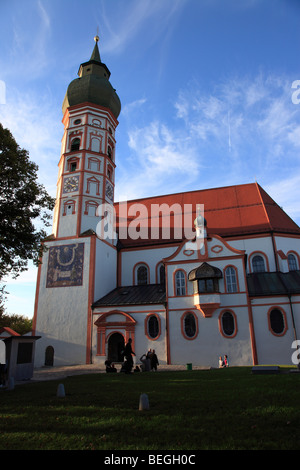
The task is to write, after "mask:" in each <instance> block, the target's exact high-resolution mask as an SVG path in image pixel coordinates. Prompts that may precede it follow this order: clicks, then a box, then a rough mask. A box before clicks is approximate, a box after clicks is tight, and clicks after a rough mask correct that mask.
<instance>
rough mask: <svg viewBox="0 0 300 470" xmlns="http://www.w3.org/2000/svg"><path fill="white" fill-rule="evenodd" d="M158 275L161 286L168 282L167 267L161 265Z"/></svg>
mask: <svg viewBox="0 0 300 470" xmlns="http://www.w3.org/2000/svg"><path fill="white" fill-rule="evenodd" d="M158 274H159V283H160V284H165V282H166V273H165V267H164V265H163V264H161V265H160V266H159V271H158Z"/></svg>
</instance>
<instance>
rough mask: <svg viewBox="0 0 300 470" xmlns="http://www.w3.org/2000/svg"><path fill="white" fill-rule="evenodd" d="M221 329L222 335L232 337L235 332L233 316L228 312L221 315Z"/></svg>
mask: <svg viewBox="0 0 300 470" xmlns="http://www.w3.org/2000/svg"><path fill="white" fill-rule="evenodd" d="M222 329H223V332H224V335H226V336H232V335H233V333H234V331H235V321H234V316H233V315H232V313H230V312H225V313H223V315H222Z"/></svg>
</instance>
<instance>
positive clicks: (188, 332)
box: [182, 312, 197, 339]
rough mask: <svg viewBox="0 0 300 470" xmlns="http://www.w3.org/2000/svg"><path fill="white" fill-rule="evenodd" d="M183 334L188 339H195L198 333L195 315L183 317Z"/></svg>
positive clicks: (188, 314) (190, 314)
mask: <svg viewBox="0 0 300 470" xmlns="http://www.w3.org/2000/svg"><path fill="white" fill-rule="evenodd" d="M182 326H183V333H184V336H186V338H187V339H192V338H195V336H196V333H197V323H196V318H195V315H194V314H193V313H190V312H189V313H186V314H185V315H184V317H183V325H182Z"/></svg>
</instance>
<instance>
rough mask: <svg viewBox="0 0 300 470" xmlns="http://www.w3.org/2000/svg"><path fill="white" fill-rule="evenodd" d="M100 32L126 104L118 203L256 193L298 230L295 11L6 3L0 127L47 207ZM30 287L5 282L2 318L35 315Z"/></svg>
mask: <svg viewBox="0 0 300 470" xmlns="http://www.w3.org/2000/svg"><path fill="white" fill-rule="evenodd" d="M97 27H98V28H99V36H100V42H99V48H100V54H101V59H102V61H103V62H104V63H106V65H107V66H108V68H109V69H110V71H111V79H110V81H111V83H112V85H113V86H114V88H116V90H117V93H118V95H119V97H120V99H121V103H122V111H121V114H120V117H119V126H118V129H117V148H116V163H117V172H116V199H121V200H122V199H126V198H128V199H131V198H138V197H146V196H153V195H156V194H167V193H174V192H181V191H189V190H196V189H204V188H211V187H219V186H227V185H232V184H242V183H249V182H254V181H257V182H258V183H259V184H260V185H261V186H262V187H263V188H264V189H265V190H266V191H267V192H269V194H270V195H271V196H272V197H273V198H274V199H275V200H276V202H277V203H278V204H279V205H280V206H282V207H283V209H284V210H285V211H286V212H287V213H288V214H289V215H290V216H291V217H292V218H293V219H294V220H295V221H296V222H297V223H298V224H299V223H300V206H299V202H298V201H299V198H300V104H297V101H299V99H297V98H300V93H297V89H293V88H292V84H293V83H294V82H295V81H297V80H299V81H300V60H299V57H300V1H299V0H85V1H84V2H82V0H0V44H1V48H0V121H1V123H2V124H3V125H4V127H7V128H9V129H10V130H11V132H12V133H13V135H14V137H15V138H16V140H17V142H18V143H19V145H20V146H21V147H23V148H26V149H27V150H28V151H29V152H30V157H31V159H32V160H33V161H35V162H36V163H37V164H38V165H39V179H40V182H41V183H43V184H44V185H45V186H46V188H47V190H48V191H49V192H50V193H51V194H52V195H53V196H55V193H56V181H57V170H58V168H57V164H58V161H59V157H60V145H61V138H62V133H63V125H62V123H61V119H62V111H61V105H62V102H63V98H64V95H65V92H66V89H67V86H68V84H69V83H70V81H71V80H73V79H74V78H76V76H77V72H78V68H79V65H80V63H82V62H85V61H86V60H88V59H89V58H90V55H91V53H92V50H93V47H94V40H93V37H94V36H95V34H96V32H97ZM299 84H300V82H299ZM296 85H297V82H296ZM299 88H300V87H299ZM293 93H294V95H293ZM293 96H294V97H296V100H295V99H294V100H293V99H292V97H293ZM293 101H294V102H293ZM35 282H36V270H35V269H33V268H32V267H31V266H30V269H29V270H28V271H27V272H26V273H24V274H23V275H22V276H20V278H19V279H18V280H16V281H10V280H8V282H7V290H8V291H9V292H10V294H9V296H8V302H7V310H8V312H9V313H17V314H23V315H25V316H28V317H31V316H32V315H33V305H34V293H35Z"/></svg>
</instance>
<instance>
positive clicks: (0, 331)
mask: <svg viewBox="0 0 300 470" xmlns="http://www.w3.org/2000/svg"><path fill="white" fill-rule="evenodd" d="M0 336H3V337H4V336H20V334H19V333H17V332H16V331H15V330H12V329H11V328H9V327H8V326H3V327H2V328H0Z"/></svg>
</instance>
